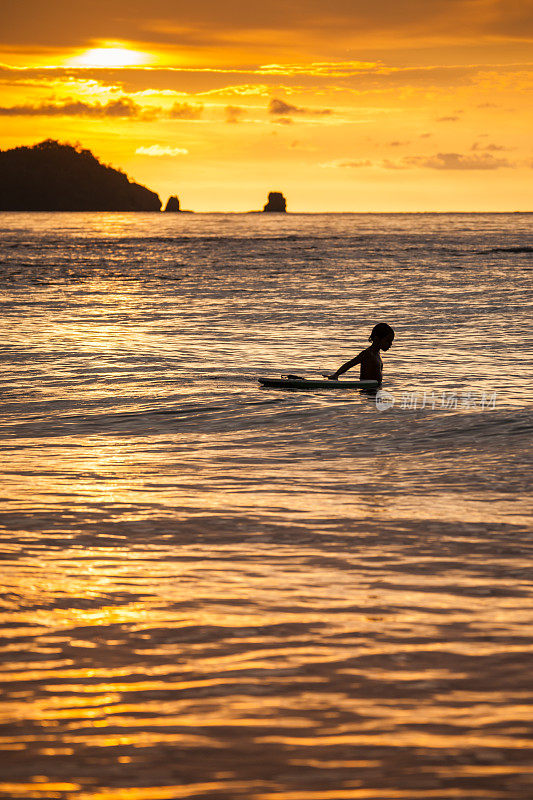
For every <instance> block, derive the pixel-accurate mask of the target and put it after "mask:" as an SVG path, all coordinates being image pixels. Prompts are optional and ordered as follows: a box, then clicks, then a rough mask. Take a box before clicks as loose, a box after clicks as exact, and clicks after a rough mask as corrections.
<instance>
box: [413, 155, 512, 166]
mask: <svg viewBox="0 0 533 800" xmlns="http://www.w3.org/2000/svg"><path fill="white" fill-rule="evenodd" d="M403 162H404V164H405V166H406V168H407V167H409V166H413V167H427V168H429V169H439V170H462V169H464V170H479V169H483V170H486V169H500V168H501V167H512V166H513V164H511V163H510V162H509V161H508V160H507V159H505V158H495V156H493V155H491V154H490V153H483V154H480V155H462V154H461V153H437V154H436V155H434V156H430V157H429V158H427V157H425V156H411V157H407V158H405V159H404V160H403Z"/></svg>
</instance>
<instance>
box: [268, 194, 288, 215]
mask: <svg viewBox="0 0 533 800" xmlns="http://www.w3.org/2000/svg"><path fill="white" fill-rule="evenodd" d="M263 211H287V201H286V200H285V198H284V197H283V195H282V194H281V192H269V193H268V203H267V204H266V205H265V207H264V208H263Z"/></svg>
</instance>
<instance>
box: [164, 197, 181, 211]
mask: <svg viewBox="0 0 533 800" xmlns="http://www.w3.org/2000/svg"><path fill="white" fill-rule="evenodd" d="M165 211H181V209H180V201H179V200H178V198H177V197H176V195H175V194H173V195H172V196H171V197H169V198H168V202H167V204H166V206H165Z"/></svg>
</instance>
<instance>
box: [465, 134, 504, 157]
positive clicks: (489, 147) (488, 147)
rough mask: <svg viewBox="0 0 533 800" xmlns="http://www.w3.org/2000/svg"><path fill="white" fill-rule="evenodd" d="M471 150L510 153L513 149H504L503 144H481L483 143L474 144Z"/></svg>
mask: <svg viewBox="0 0 533 800" xmlns="http://www.w3.org/2000/svg"><path fill="white" fill-rule="evenodd" d="M484 135H485V134H484ZM471 149H472V150H485V151H488V152H491V153H497V152H509V150H511V149H512V148H510V147H504V145H503V144H481V142H474V144H473V145H472V148H471Z"/></svg>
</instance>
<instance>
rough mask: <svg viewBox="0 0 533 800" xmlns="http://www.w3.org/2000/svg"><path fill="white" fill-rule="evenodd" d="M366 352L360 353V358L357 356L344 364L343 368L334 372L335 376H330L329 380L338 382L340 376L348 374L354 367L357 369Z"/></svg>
mask: <svg viewBox="0 0 533 800" xmlns="http://www.w3.org/2000/svg"><path fill="white" fill-rule="evenodd" d="M364 352H365V351H364V350H363V351H362V352H361V353H359V355H358V356H355V358H351V359H350V360H349V361H347V362H346V364H343V365H342V367H339V369H338V370H337V371H336V372H334V373H333V375H330V376H329V380H330V381H336V380H337V378H338V377H339V375H342V374H343V373H344V372H347V371H348V370H349V369H351V368H352V367H355V365H356V364H360V363H361V358H362V356H363V353H364Z"/></svg>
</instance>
